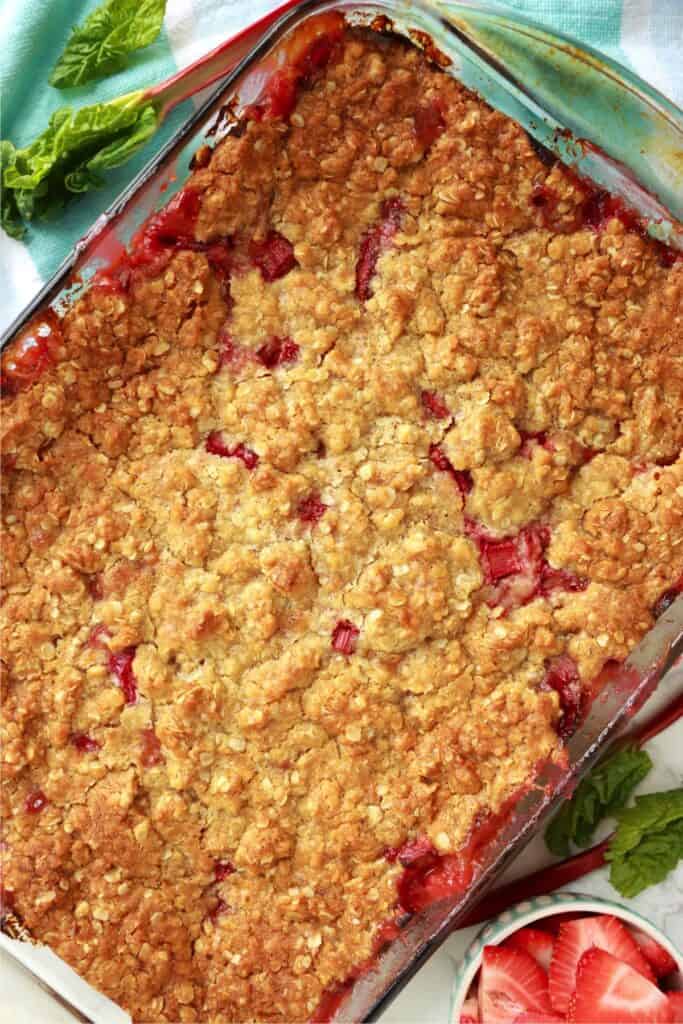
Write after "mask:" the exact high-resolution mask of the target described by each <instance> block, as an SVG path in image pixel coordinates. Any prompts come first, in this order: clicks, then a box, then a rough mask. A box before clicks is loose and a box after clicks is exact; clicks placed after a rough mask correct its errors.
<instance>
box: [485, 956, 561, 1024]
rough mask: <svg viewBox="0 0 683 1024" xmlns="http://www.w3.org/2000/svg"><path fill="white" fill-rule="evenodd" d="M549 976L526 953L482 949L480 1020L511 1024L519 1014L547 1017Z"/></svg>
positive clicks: (549, 1008) (548, 1011)
mask: <svg viewBox="0 0 683 1024" xmlns="http://www.w3.org/2000/svg"><path fill="white" fill-rule="evenodd" d="M550 1011H551V1006H550V996H549V995H548V975H547V974H546V972H545V971H544V970H543V968H542V967H539V965H538V963H537V962H536V960H534V958H533V957H532V956H530V955H529V953H525V952H523V951H522V950H519V949H512V948H506V947H505V946H484V951H483V955H482V961H481V972H480V978H479V1017H480V1019H481V1020H482V1021H486V1024H513V1022H514V1021H515V1020H516V1019H517V1017H519V1016H520V1015H521V1014H522V1013H526V1012H532V1013H543V1014H547V1013H550Z"/></svg>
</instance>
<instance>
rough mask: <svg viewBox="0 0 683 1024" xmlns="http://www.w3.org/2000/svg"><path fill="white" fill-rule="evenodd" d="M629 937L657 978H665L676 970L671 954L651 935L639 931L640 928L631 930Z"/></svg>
mask: <svg viewBox="0 0 683 1024" xmlns="http://www.w3.org/2000/svg"><path fill="white" fill-rule="evenodd" d="M631 935H632V936H633V938H634V939H635V940H636V942H637V943H638V945H639V947H640V952H641V953H642V954H643V956H644V957H645V959H646V960H647V962H648V963H649V965H650V967H651V968H652V970H653V971H654V973H655V976H656V977H657V978H665V977H666V976H667V974H671V973H672V971H675V970H676V961H675V960H674V958H673V957H672V955H671V953H669V951H668V950H666V949H664V946H662V945H661V944H660V943H659V942H657V940H656V939H653V938H652V936H651V935H648V934H647V933H646V932H643V931H641V930H640V928H631Z"/></svg>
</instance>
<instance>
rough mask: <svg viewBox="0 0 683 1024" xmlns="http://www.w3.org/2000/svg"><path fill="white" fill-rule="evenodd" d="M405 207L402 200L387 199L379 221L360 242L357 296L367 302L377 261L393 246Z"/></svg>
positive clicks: (395, 198)
mask: <svg viewBox="0 0 683 1024" xmlns="http://www.w3.org/2000/svg"><path fill="white" fill-rule="evenodd" d="M403 211H404V206H403V202H402V201H401V199H399V198H398V196H395V197H394V198H392V199H385V201H384V202H383V203H382V209H381V212H380V219H379V221H378V222H377V223H376V224H374V225H373V226H372V227H371V228H368V230H367V231H366V232H365V234H364V235H363V237H362V238H361V242H360V250H359V253H358V260H357V262H356V296H357V298H359V299H360V301H361V302H366V301H367V300H368V299H369V298H370V297H371V296H372V286H371V282H372V278H373V277H374V274H375V270H376V268H377V261H378V260H379V258H380V256H381V255H382V253H383V252H385V250H386V249H388V248H389V246H390V245H391V243H392V241H393V239H394V236H395V235H396V233H397V232H398V229H399V228H400V226H401V221H402V220H403Z"/></svg>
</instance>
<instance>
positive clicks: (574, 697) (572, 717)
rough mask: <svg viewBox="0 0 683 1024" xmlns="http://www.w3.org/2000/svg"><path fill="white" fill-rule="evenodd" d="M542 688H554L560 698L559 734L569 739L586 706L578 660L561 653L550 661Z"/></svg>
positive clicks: (561, 737)
mask: <svg viewBox="0 0 683 1024" xmlns="http://www.w3.org/2000/svg"><path fill="white" fill-rule="evenodd" d="M541 689H542V690H554V691H555V693H557V694H558V695H559V698H560V710H561V715H560V720H559V722H558V725H557V734H558V736H559V737H560V739H561V740H567V739H569V737H570V736H571V735H573V733H574V732H575V731H576V727H577V725H578V724H579V721H580V719H581V714H582V712H583V707H584V695H583V688H582V686H581V678H580V676H579V670H578V667H577V665H576V662H575V661H574V659H573V658H571V657H570V656H569V655H568V654H561V655H560V656H559V658H555V659H554V660H553V661H551V662H550V664H549V665H548V668H547V669H546V673H545V676H544V677H543V681H542V682H541Z"/></svg>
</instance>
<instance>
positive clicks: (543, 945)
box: [503, 928, 555, 971]
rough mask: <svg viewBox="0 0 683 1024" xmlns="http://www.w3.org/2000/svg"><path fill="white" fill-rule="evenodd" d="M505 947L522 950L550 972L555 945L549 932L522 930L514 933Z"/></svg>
mask: <svg viewBox="0 0 683 1024" xmlns="http://www.w3.org/2000/svg"><path fill="white" fill-rule="evenodd" d="M503 945H504V946H507V947H508V948H512V949H521V950H522V951H523V952H525V953H528V954H529V956H532V957H533V958H534V960H535V961H536V963H537V964H539V965H540V966H541V967H542V968H543V970H544V971H549V970H550V961H551V960H552V958H553V946H554V945H555V943H554V941H553V937H552V935H550V933H549V932H544V931H541V929H540V928H520V930H519V931H518V932H513V934H512V935H511V936H510V938H509V939H506V940H505V942H504V943H503Z"/></svg>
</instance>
